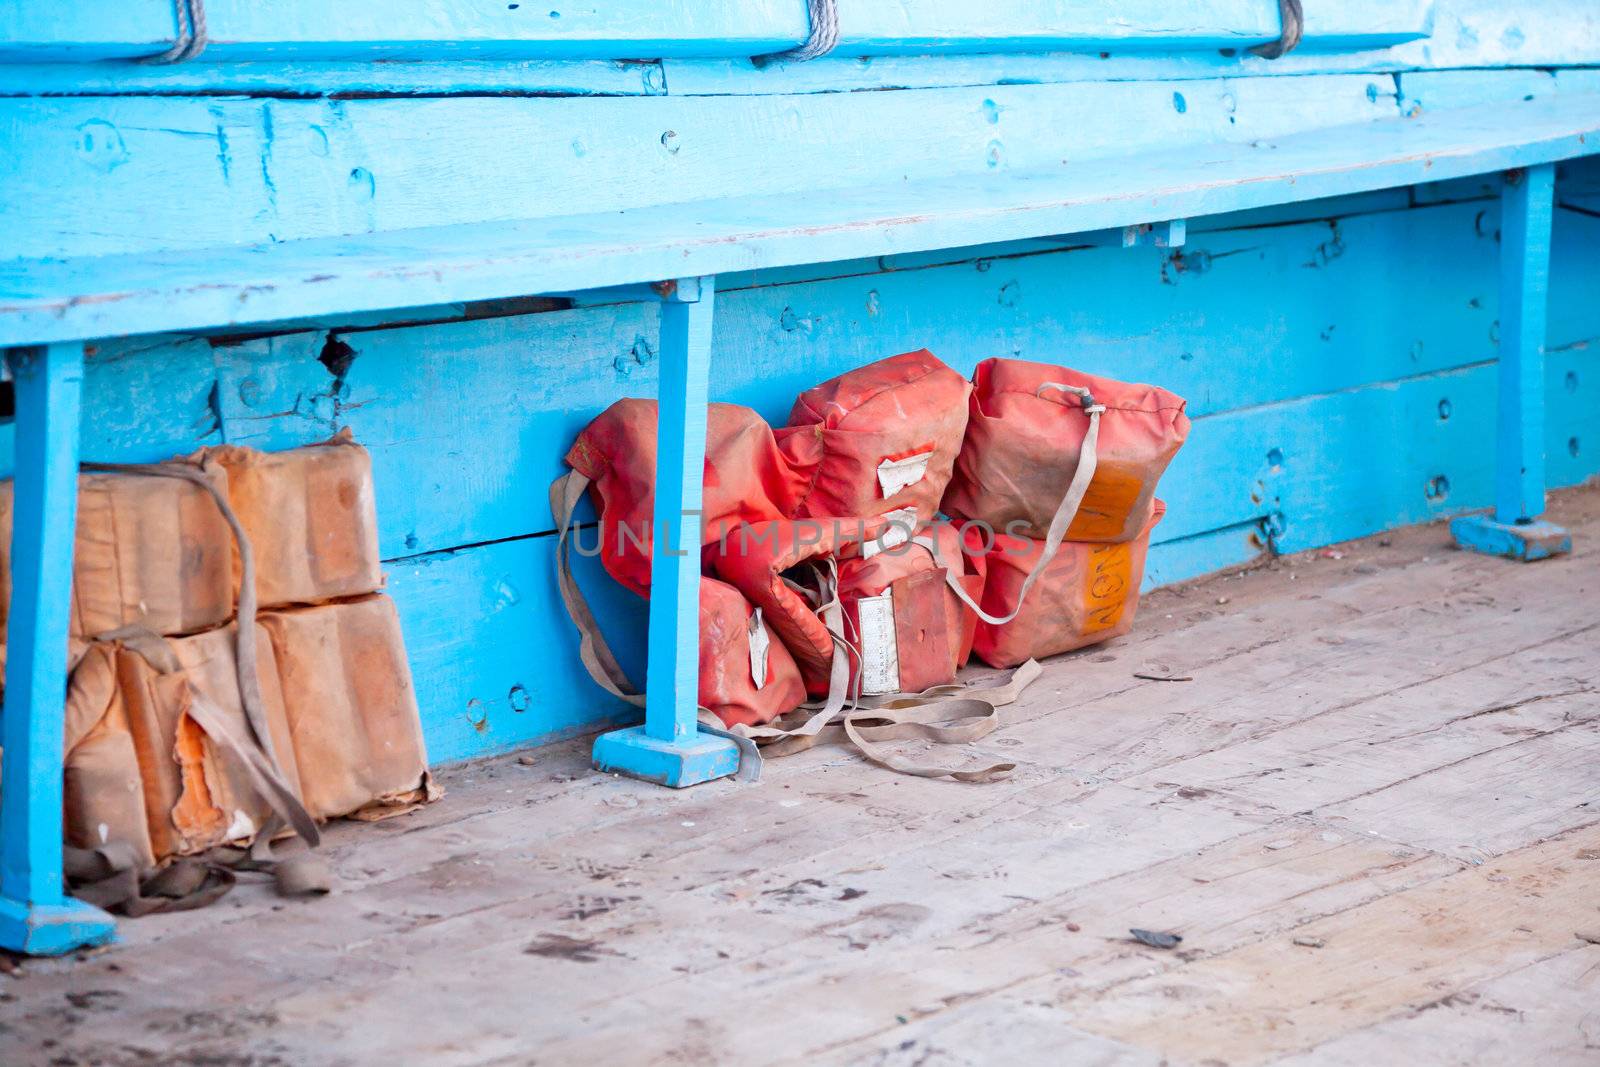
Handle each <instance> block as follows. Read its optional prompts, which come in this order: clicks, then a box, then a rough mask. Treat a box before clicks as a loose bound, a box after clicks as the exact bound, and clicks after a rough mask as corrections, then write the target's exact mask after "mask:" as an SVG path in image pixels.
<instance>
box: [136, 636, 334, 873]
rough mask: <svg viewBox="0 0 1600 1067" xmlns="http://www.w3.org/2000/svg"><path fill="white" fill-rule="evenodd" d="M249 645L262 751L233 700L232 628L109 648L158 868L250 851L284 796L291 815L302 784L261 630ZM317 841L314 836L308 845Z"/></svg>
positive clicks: (235, 697) (312, 832) (238, 699)
mask: <svg viewBox="0 0 1600 1067" xmlns="http://www.w3.org/2000/svg"><path fill="white" fill-rule="evenodd" d="M255 637H256V639H255V655H256V663H257V665H258V669H259V671H260V675H261V678H260V685H259V693H260V698H261V699H260V704H261V712H262V713H263V715H264V717H265V718H266V721H267V723H268V731H269V740H268V741H266V742H265V743H263V742H261V741H260V740H259V739H257V738H256V737H255V733H254V728H253V726H252V724H251V721H250V716H249V714H248V713H247V711H246V708H245V703H244V700H243V699H242V698H241V696H240V689H239V668H238V661H237V659H236V658H235V656H236V652H235V645H236V643H237V641H238V631H237V628H236V626H235V625H229V626H226V627H222V628H220V629H216V630H211V631H208V632H207V633H203V634H196V635H194V636H192V637H184V638H173V639H170V640H164V639H160V638H156V639H155V640H154V641H152V642H147V643H144V644H142V645H141V644H133V643H131V642H130V644H132V647H130V644H119V645H118V646H116V668H117V685H118V689H119V691H120V694H121V698H122V701H123V703H124V706H125V708H126V712H127V717H128V725H129V732H130V734H131V736H132V738H133V745H134V750H135V752H136V754H137V756H138V761H139V777H140V780H141V782H142V784H143V789H144V802H145V803H144V806H145V814H146V819H147V823H148V826H149V831H150V843H151V847H152V849H153V851H154V854H155V857H156V859H157V860H158V861H159V860H161V859H164V858H165V857H167V856H172V855H193V854H196V853H199V852H204V851H206V850H208V849H210V848H213V847H215V846H218V845H223V844H229V843H243V844H249V843H250V842H253V841H254V840H255V838H256V835H257V834H258V833H260V832H261V831H262V830H263V829H265V828H266V827H268V826H269V825H270V824H272V823H273V821H274V816H275V815H278V814H280V812H279V808H280V807H282V806H283V803H282V797H281V795H278V794H281V793H283V792H287V793H289V794H290V795H291V796H292V797H293V798H295V799H294V805H293V806H298V796H299V792H300V778H299V774H298V768H297V766H296V764H295V760H294V748H293V744H292V741H291V738H290V734H289V724H288V719H287V716H286V715H285V713H284V705H283V695H282V693H281V691H280V690H279V688H278V685H277V672H276V670H275V665H274V662H273V657H272V646H271V643H270V642H269V641H268V640H267V637H266V634H265V633H264V632H263V631H262V630H261V629H260V627H256V628H255ZM263 766H266V767H267V770H266V771H263V770H262V768H263ZM274 771H275V772H276V773H275V774H274V773H273V772H274ZM263 774H265V775H266V777H268V778H275V779H276V781H275V782H274V783H273V784H274V786H275V789H274V790H271V791H269V790H267V789H265V788H264V787H263V781H262V778H263ZM296 814H298V813H296ZM284 821H287V820H284ZM295 821H298V819H297V820H295ZM297 829H298V827H297ZM316 839H317V838H316V831H315V828H314V827H312V828H311V829H310V832H309V836H308V840H310V841H312V842H315V841H316Z"/></svg>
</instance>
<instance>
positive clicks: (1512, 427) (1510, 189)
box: [1450, 164, 1572, 561]
mask: <svg viewBox="0 0 1600 1067" xmlns="http://www.w3.org/2000/svg"><path fill="white" fill-rule="evenodd" d="M1554 198H1555V168H1554V167H1553V166H1551V165H1549V164H1545V165H1543V166H1538V167H1530V168H1528V169H1527V170H1526V171H1512V172H1511V173H1509V174H1507V175H1506V178H1505V186H1504V189H1503V191H1502V194H1501V197H1500V363H1499V376H1500V377H1499V382H1500V384H1499V390H1500V398H1499V404H1500V417H1499V429H1498V431H1497V434H1496V444H1495V491H1494V514H1493V515H1463V516H1462V517H1461V518H1459V519H1456V520H1455V521H1454V522H1452V523H1451V524H1450V532H1451V534H1452V535H1454V537H1455V539H1456V544H1458V545H1460V546H1461V547H1462V548H1466V549H1471V550H1472V551H1474V552H1484V553H1488V554H1489V555H1494V556H1509V557H1510V558H1512V559H1517V560H1523V561H1529V560H1536V559H1545V558H1547V557H1549V556H1554V555H1559V554H1560V553H1562V552H1570V551H1572V536H1571V535H1570V534H1568V533H1567V531H1566V530H1564V529H1562V528H1561V527H1559V526H1556V525H1554V524H1552V523H1548V522H1543V521H1541V520H1540V519H1539V515H1540V514H1541V513H1542V512H1543V511H1544V388H1545V381H1544V339H1545V311H1546V305H1547V301H1548V295H1549V294H1548V282H1549V276H1550V221H1551V216H1552V213H1553V211H1554Z"/></svg>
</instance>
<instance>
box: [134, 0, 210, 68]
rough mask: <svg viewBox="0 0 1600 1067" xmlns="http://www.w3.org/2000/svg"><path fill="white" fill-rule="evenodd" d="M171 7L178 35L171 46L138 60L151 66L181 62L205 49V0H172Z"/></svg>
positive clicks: (192, 57)
mask: <svg viewBox="0 0 1600 1067" xmlns="http://www.w3.org/2000/svg"><path fill="white" fill-rule="evenodd" d="M172 8H173V12H174V14H176V15H177V17H178V36H177V37H176V38H175V39H174V40H173V42H172V47H171V48H169V49H167V50H166V51H165V52H162V53H161V54H160V55H158V56H147V57H146V58H144V59H141V60H140V61H139V62H141V63H149V64H151V65H152V66H166V65H168V64H172V63H183V62H186V61H188V60H191V59H194V58H195V57H196V56H198V55H199V54H200V53H201V52H204V51H205V50H206V0H172Z"/></svg>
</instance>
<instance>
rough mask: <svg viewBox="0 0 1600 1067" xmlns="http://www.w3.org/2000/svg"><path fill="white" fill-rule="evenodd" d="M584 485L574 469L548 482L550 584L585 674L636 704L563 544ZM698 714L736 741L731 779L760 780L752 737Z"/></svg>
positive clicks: (637, 695) (639, 696) (709, 727)
mask: <svg viewBox="0 0 1600 1067" xmlns="http://www.w3.org/2000/svg"><path fill="white" fill-rule="evenodd" d="M588 487H589V479H588V477H587V476H585V475H583V474H580V473H578V472H577V471H571V472H569V473H567V474H564V475H562V476H561V477H560V478H557V479H556V480H555V481H554V482H553V483H551V486H550V513H551V515H552V516H554V518H555V520H556V584H557V585H558V586H559V588H560V590H561V602H562V603H563V604H564V605H566V608H567V617H568V618H570V619H571V620H572V625H574V626H576V627H577V628H578V656H579V658H580V659H581V660H583V665H584V668H585V669H587V670H588V672H589V677H590V678H593V679H594V681H595V684H596V685H598V686H599V687H600V688H602V689H604V690H605V691H606V692H608V693H610V694H611V695H612V696H614V697H617V698H618V699H620V700H625V701H627V702H628V703H629V704H632V705H634V706H635V707H640V708H642V707H644V694H643V693H641V692H640V691H639V689H638V687H637V686H635V685H634V684H633V682H632V681H631V680H629V678H628V674H627V672H626V671H624V670H623V669H622V664H621V663H619V662H618V661H617V657H616V656H615V655H614V654H613V653H612V651H611V646H610V645H608V644H606V639H605V636H604V635H603V634H602V633H601V632H600V624H599V623H597V622H596V621H595V618H594V612H592V611H591V610H589V601H588V600H587V599H585V597H584V595H583V590H582V589H580V588H578V581H577V578H576V577H575V576H574V575H573V573H572V555H571V552H572V549H571V546H570V545H568V543H567V535H568V534H569V533H570V532H571V529H572V513H573V512H574V511H575V510H576V509H577V506H578V501H579V500H582V499H583V493H584V490H585V489H587V488H588ZM698 719H699V723H700V729H702V730H704V731H705V732H706V733H709V734H715V735H717V736H718V737H726V738H727V739H728V740H730V741H732V742H733V743H734V744H735V745H736V746H738V748H739V770H738V771H737V772H736V773H735V775H734V777H735V778H736V779H737V780H739V781H741V782H755V781H759V780H760V779H761V754H760V753H759V752H758V751H756V746H755V742H753V741H751V740H750V739H749V738H746V737H741V736H739V735H738V734H733V733H730V732H728V731H727V730H726V729H724V728H723V725H722V720H721V719H718V718H717V717H716V716H715V715H713V714H711V712H710V711H709V710H708V709H706V708H700V709H699V715H698ZM708 720H709V722H708Z"/></svg>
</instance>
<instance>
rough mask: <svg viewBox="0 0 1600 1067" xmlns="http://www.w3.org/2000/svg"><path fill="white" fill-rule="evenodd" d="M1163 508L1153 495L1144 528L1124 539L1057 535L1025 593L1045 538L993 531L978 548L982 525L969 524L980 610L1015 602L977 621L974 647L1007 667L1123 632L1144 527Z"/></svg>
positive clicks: (1130, 612)
mask: <svg viewBox="0 0 1600 1067" xmlns="http://www.w3.org/2000/svg"><path fill="white" fill-rule="evenodd" d="M1165 512H1166V505H1165V504H1163V503H1162V502H1161V501H1160V500H1155V501H1153V502H1152V504H1151V508H1150V512H1149V518H1148V519H1147V520H1146V521H1145V525H1144V529H1143V530H1141V531H1140V532H1139V535H1138V536H1137V537H1135V538H1134V539H1133V540H1131V541H1121V542H1115V543H1106V542H1099V543H1096V542H1082V541H1076V542H1075V541H1065V542H1062V544H1061V547H1060V549H1059V550H1058V551H1057V552H1056V555H1055V558H1054V559H1052V560H1051V561H1050V562H1049V563H1048V564H1047V565H1046V566H1045V568H1044V570H1043V571H1041V572H1040V574H1039V577H1038V578H1037V580H1036V581H1035V583H1034V586H1033V588H1032V589H1031V590H1030V591H1029V592H1028V595H1027V596H1026V597H1023V596H1022V585H1023V582H1024V581H1025V580H1026V579H1027V577H1028V575H1029V574H1031V573H1032V572H1033V571H1034V569H1035V568H1036V567H1037V565H1038V562H1039V559H1040V557H1041V555H1042V554H1043V552H1044V547H1045V543H1044V542H1043V541H1040V540H1034V539H1032V538H1024V537H1012V536H1009V535H1007V534H996V535H995V537H994V541H993V544H992V545H990V546H989V547H988V548H987V550H985V545H984V540H983V538H982V534H981V532H980V531H979V530H978V529H976V528H969V529H968V530H967V532H966V540H967V546H966V547H967V551H968V552H971V553H981V554H982V556H983V560H984V565H985V578H984V585H983V598H982V601H981V603H982V605H983V608H984V610H985V611H987V612H990V613H991V614H994V615H997V616H1000V615H1004V614H1006V613H1008V612H1010V611H1011V610H1012V609H1013V608H1017V606H1018V605H1019V602H1020V608H1018V610H1017V614H1016V616H1015V617H1014V618H1012V619H1010V620H1009V621H1007V622H1003V623H999V624H994V623H990V622H986V621H982V620H980V621H979V622H978V626H977V635H976V638H975V640H974V642H973V651H974V652H976V653H977V654H978V656H979V658H981V659H982V660H983V661H984V662H985V663H987V664H989V665H990V666H992V667H1014V666H1016V665H1017V664H1019V663H1023V662H1025V661H1027V660H1030V659H1043V658H1044V657H1046V656H1054V655H1057V654H1058V653H1061V652H1070V651H1071V650H1073V649H1075V648H1082V647H1084V646H1085V645H1092V644H1097V643H1098V642H1101V641H1106V640H1109V639H1111V638H1113V637H1119V636H1121V635H1122V634H1125V633H1127V632H1128V631H1129V630H1130V629H1132V627H1133V616H1134V612H1135V611H1136V610H1137V608H1138V606H1139V586H1140V584H1141V583H1142V582H1143V581H1144V561H1145V553H1146V552H1147V551H1148V550H1149V547H1150V531H1151V530H1152V529H1154V528H1155V525H1156V523H1158V522H1160V521H1161V516H1162V515H1163V514H1164V513H1165Z"/></svg>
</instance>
